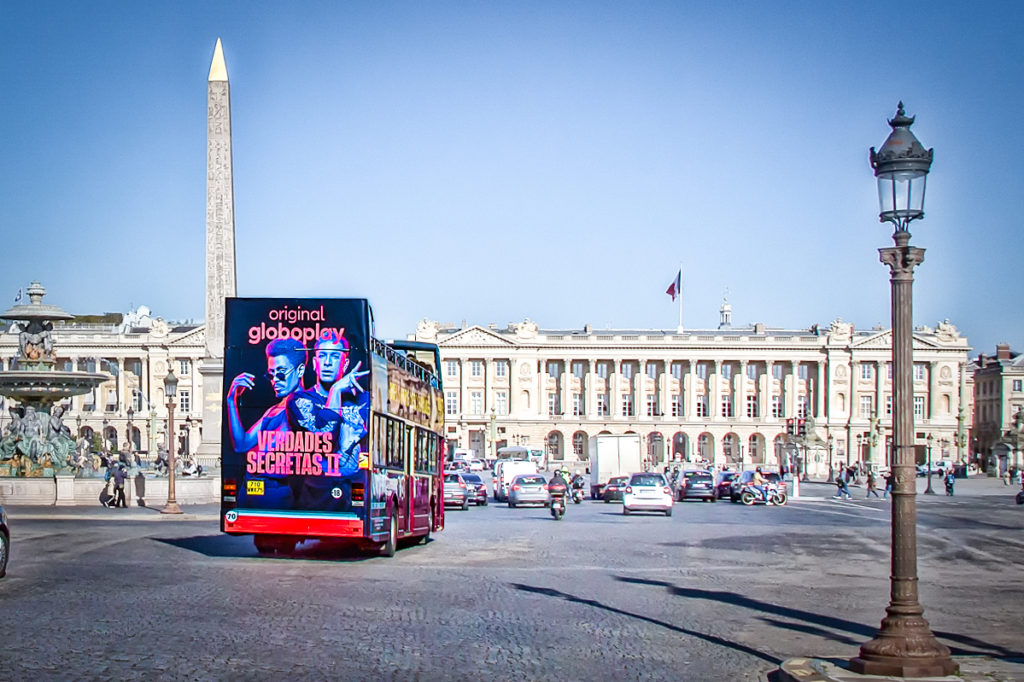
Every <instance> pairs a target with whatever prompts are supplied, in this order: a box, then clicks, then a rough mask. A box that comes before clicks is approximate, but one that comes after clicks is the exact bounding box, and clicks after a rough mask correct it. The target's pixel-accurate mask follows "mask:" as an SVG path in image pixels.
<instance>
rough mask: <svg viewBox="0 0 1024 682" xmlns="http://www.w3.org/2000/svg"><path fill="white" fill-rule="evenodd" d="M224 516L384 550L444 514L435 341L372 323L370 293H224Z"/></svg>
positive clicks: (243, 529)
mask: <svg viewBox="0 0 1024 682" xmlns="http://www.w3.org/2000/svg"><path fill="white" fill-rule="evenodd" d="M225 312H226V317H225V351H224V385H225V390H224V403H223V426H222V433H221V463H222V471H221V480H222V491H221V521H220V523H221V530H222V531H224V532H225V533H230V534H232V535H244V534H252V535H253V536H254V541H255V544H256V548H257V550H258V551H259V552H260V553H261V554H271V553H275V552H278V553H289V552H292V551H293V550H294V549H295V547H296V545H297V544H298V543H300V542H303V541H305V540H311V539H331V540H341V541H348V542H351V543H354V544H358V545H361V546H364V547H367V548H370V547H373V548H379V549H381V550H382V551H383V553H384V554H386V555H388V556H393V555H394V553H395V549H396V547H397V545H398V542H399V540H402V539H406V538H419V539H423V540H425V539H426V538H428V537H429V536H430V534H431V533H432V532H434V531H440V530H442V529H443V528H444V505H443V480H442V473H441V469H442V463H443V462H444V439H443V432H444V400H443V395H444V393H443V391H442V390H441V381H440V378H439V372H438V368H439V367H440V357H439V353H438V350H437V346H434V345H431V344H424V343H418V342H412V341H393V342H384V341H380V340H378V339H375V338H374V337H373V335H372V328H371V325H372V319H373V313H372V310H371V308H370V305H369V303H368V302H367V301H366V300H365V299H278V298H229V299H227V301H226V308H225Z"/></svg>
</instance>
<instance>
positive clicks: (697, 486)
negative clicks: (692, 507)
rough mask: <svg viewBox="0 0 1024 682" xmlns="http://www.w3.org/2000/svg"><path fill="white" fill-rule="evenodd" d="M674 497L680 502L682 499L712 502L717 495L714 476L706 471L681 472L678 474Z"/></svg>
mask: <svg viewBox="0 0 1024 682" xmlns="http://www.w3.org/2000/svg"><path fill="white" fill-rule="evenodd" d="M676 499H677V500H679V501H680V502H681V501H683V500H704V501H705V502H714V501H715V500H716V499H718V495H716V494H715V478H714V477H713V476H712V475H711V474H710V473H708V472H707V471H684V472H682V473H681V474H679V486H678V488H677V489H676Z"/></svg>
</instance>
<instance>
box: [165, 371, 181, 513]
mask: <svg viewBox="0 0 1024 682" xmlns="http://www.w3.org/2000/svg"><path fill="white" fill-rule="evenodd" d="M164 394H165V395H166V396H167V467H168V469H169V473H168V474H167V504H166V505H164V508H163V509H161V510H160V512H161V513H163V514H180V513H182V512H181V507H179V506H178V500H177V498H176V497H175V495H174V396H176V395H177V394H178V377H176V376H174V369H173V368H172V369H169V370H167V376H166V377H164Z"/></svg>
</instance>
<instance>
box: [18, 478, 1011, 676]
mask: <svg viewBox="0 0 1024 682" xmlns="http://www.w3.org/2000/svg"><path fill="white" fill-rule="evenodd" d="M187 511H189V512H191V514H190V517H189V518H190V519H191V520H168V519H167V518H166V517H159V515H157V514H155V513H152V512H149V511H148V510H141V509H132V510H128V511H121V510H103V509H99V508H95V509H89V510H82V511H75V510H40V509H28V508H21V509H18V508H9V509H8V512H9V515H10V517H11V526H12V530H13V533H14V538H13V551H12V556H11V563H10V567H9V571H8V577H7V578H6V579H4V580H2V581H0V605H2V608H0V636H2V642H3V643H2V647H0V670H2V673H0V677H2V678H3V679H9V680H39V679H131V680H134V679H140V680H141V679H153V678H154V677H157V676H159V677H160V678H161V679H183V680H198V679H256V680H263V679H266V680H270V679H274V680H277V679H283V678H285V677H286V676H287V677H288V678H291V679H324V678H327V677H332V678H335V679H343V680H363V679H396V680H406V679H418V680H468V679H472V680H484V679H490V680H535V679H556V678H557V679H587V680H591V679H616V680H618V679H673V680H753V679H758V677H759V676H760V675H761V674H763V672H764V671H767V670H770V669H771V668H773V667H774V666H775V665H777V663H778V662H779V661H781V660H782V659H785V658H788V657H792V656H799V655H816V656H820V655H839V656H844V657H849V656H852V655H854V654H855V653H856V652H857V648H858V646H859V644H860V643H861V642H863V641H865V640H867V639H870V638H871V637H872V636H873V634H874V632H875V630H876V628H877V626H878V623H879V621H880V620H881V618H882V616H883V615H884V608H885V606H886V604H887V603H888V568H889V560H888V557H889V544H888V542H889V541H888V527H889V514H888V504H887V503H884V502H878V501H874V500H872V501H870V502H865V501H863V500H860V499H858V500H856V501H855V502H837V501H833V500H823V501H802V502H792V503H790V504H789V505H788V506H786V507H783V508H768V507H763V506H758V507H755V508H747V507H743V506H741V505H733V504H729V503H728V502H719V503H716V504H708V503H701V502H688V503H683V504H678V505H677V506H676V509H675V513H674V515H673V516H672V517H671V518H665V517H664V516H660V515H654V514H652V515H641V514H634V515H631V516H629V517H625V516H622V515H621V513H620V507H619V506H618V505H616V504H603V503H600V502H592V501H590V500H587V501H586V502H584V503H583V504H581V505H571V506H570V508H569V510H568V514H567V515H566V518H565V519H564V520H563V521H561V522H555V521H553V520H552V519H551V518H550V516H549V515H548V513H547V511H546V510H544V509H542V508H533V509H530V508H525V509H524V508H518V509H514V510H513V509H509V508H508V507H506V506H504V505H495V504H493V503H492V504H491V505H490V506H488V507H483V508H471V509H470V510H469V511H466V512H461V511H452V512H449V513H448V516H447V519H448V524H447V528H446V529H445V530H444V531H443V532H442V533H439V534H436V535H435V537H434V539H433V540H432V541H431V542H429V543H428V544H426V545H418V546H414V547H408V548H405V549H403V550H401V551H399V553H398V555H397V556H396V557H395V558H393V559H386V558H380V557H367V556H362V555H358V554H352V553H343V552H339V551H338V550H336V549H333V548H329V547H325V546H323V545H320V544H318V543H306V544H304V545H302V546H300V547H299V549H298V550H297V551H296V553H295V554H294V555H293V556H291V557H288V558H262V557H259V556H258V555H257V554H256V552H255V550H254V548H253V545H252V541H251V539H250V538H234V537H229V536H225V535H221V534H220V533H219V531H218V528H217V523H216V521H215V520H214V519H215V511H216V510H215V508H213V507H202V508H187ZM76 516H77V517H78V518H75V517H76ZM919 523H920V528H919V535H918V545H919V573H920V577H921V585H920V589H921V599H922V603H923V604H924V606H925V616H926V617H927V618H928V619H929V621H930V622H931V624H932V628H933V630H935V631H936V633H937V634H939V636H940V638H941V639H942V640H943V641H944V642H945V643H947V644H948V645H950V646H951V647H952V648H953V649H954V653H957V654H971V653H977V654H982V653H984V654H989V655H996V656H1011V655H1016V656H1021V655H1024V654H1022V653H1021V652H1022V650H1024V643H1022V640H1021V635H1020V633H1021V632H1024V614H1022V612H1021V605H1022V599H1021V595H1022V594H1024V589H1022V588H1024V572H1022V570H1021V569H1022V567H1024V559H1022V557H1024V552H1022V549H1024V537H1022V533H1021V528H1022V525H1024V508H1022V507H1017V506H1016V505H1014V504H1013V500H1012V495H1011V494H1007V495H1005V496H998V497H975V498H969V497H963V498H959V497H958V498H946V497H944V496H942V497H936V498H931V499H922V498H919Z"/></svg>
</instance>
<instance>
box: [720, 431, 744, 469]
mask: <svg viewBox="0 0 1024 682" xmlns="http://www.w3.org/2000/svg"><path fill="white" fill-rule="evenodd" d="M722 454H723V455H724V456H725V461H726V462H728V463H729V464H742V462H743V453H741V452H740V448H739V438H737V437H736V434H735V433H727V434H725V437H724V438H723V439H722Z"/></svg>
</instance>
